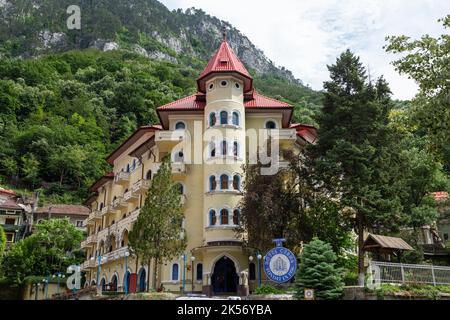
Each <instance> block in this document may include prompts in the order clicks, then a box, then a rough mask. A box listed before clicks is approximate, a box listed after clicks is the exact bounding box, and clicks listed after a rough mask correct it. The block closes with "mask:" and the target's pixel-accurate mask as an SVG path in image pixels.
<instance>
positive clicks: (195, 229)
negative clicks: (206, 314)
mask: <svg viewBox="0 0 450 320" xmlns="http://www.w3.org/2000/svg"><path fill="white" fill-rule="evenodd" d="M197 85H198V93H197V94H195V95H192V96H189V97H186V98H183V99H181V100H178V101H175V102H172V103H169V104H167V105H164V106H161V107H159V108H158V109H157V112H158V115H159V118H160V125H150V126H143V127H141V128H139V129H138V130H137V131H136V132H135V133H134V134H133V135H132V136H131V137H129V138H128V139H127V140H126V141H125V142H124V143H123V144H122V145H120V146H119V147H118V148H117V149H116V150H115V151H114V152H113V153H112V154H111V155H110V156H109V157H108V158H107V161H108V162H109V163H110V164H111V166H112V167H113V170H112V172H109V173H106V174H105V175H104V176H103V177H102V178H101V179H99V180H98V181H97V182H96V183H95V184H94V185H93V186H92V187H91V191H92V192H93V193H94V195H93V196H92V197H90V198H89V199H88V200H87V201H86V204H87V205H88V206H90V208H91V213H90V215H89V218H88V219H86V220H85V221H84V225H85V226H86V227H87V232H88V236H87V238H86V240H84V241H83V242H82V247H83V248H84V249H85V250H86V261H85V262H84V263H83V265H82V270H83V271H84V272H86V280H87V285H93V286H97V287H98V288H99V289H100V290H110V291H125V290H127V291H128V292H135V291H144V290H146V287H147V286H148V285H149V286H150V287H151V286H153V283H150V284H149V283H147V276H148V273H149V272H150V274H152V273H153V268H155V267H156V268H158V279H157V282H158V283H157V284H156V286H157V287H158V288H160V287H161V286H162V287H164V290H165V291H173V292H180V291H185V292H203V293H206V294H208V295H213V294H223V293H227V294H240V295H245V294H247V293H248V292H249V290H250V291H252V290H253V289H254V288H255V287H256V286H257V285H258V283H257V282H258V274H259V271H258V269H257V266H258V256H259V258H261V256H260V255H259V254H257V253H256V252H248V251H246V250H244V249H243V247H242V243H241V241H240V240H239V238H238V237H237V235H236V232H235V227H236V225H238V224H239V223H240V211H239V202H240V200H241V199H242V180H243V178H244V177H243V169H242V165H243V164H245V163H246V162H247V161H250V162H251V160H252V159H253V158H251V157H252V156H253V157H254V154H255V152H256V150H257V147H258V146H259V145H260V144H261V142H260V143H258V141H267V139H268V137H269V138H270V139H272V141H275V142H276V144H277V145H279V146H280V148H289V149H291V150H292V149H297V150H300V149H301V147H302V146H304V145H305V144H307V143H314V140H315V137H316V130H315V128H314V127H311V126H308V125H301V124H292V123H291V117H292V114H293V107H292V106H290V105H288V104H286V103H284V102H281V101H277V100H275V99H271V98H268V97H265V96H263V95H261V94H259V93H257V92H256V91H255V89H254V88H253V80H252V77H251V76H250V74H249V73H248V71H247V70H246V69H245V67H244V66H243V64H242V63H241V62H240V61H239V59H238V58H237V56H236V54H235V53H234V52H233V50H232V49H231V47H230V46H229V44H228V43H227V41H226V39H224V40H223V42H222V43H221V45H220V48H219V49H218V51H217V53H216V54H215V55H214V56H213V57H212V58H211V60H210V61H209V63H208V65H207V66H206V68H205V70H204V71H203V72H202V74H201V75H200V77H199V78H198V79H197ZM272 150H274V149H272ZM168 154H171V156H172V170H173V179H174V181H176V182H178V183H179V184H180V191H181V192H182V193H183V196H182V205H183V208H184V214H185V220H184V228H185V230H186V235H187V239H188V244H187V248H186V251H185V254H184V255H182V256H181V257H176V258H175V259H173V260H172V261H165V262H163V263H162V264H160V265H158V266H154V265H153V264H151V265H150V270H149V266H148V265H147V262H144V261H136V259H135V257H133V256H132V255H130V254H129V252H130V251H129V250H128V232H129V231H130V230H131V228H132V227H133V222H134V221H136V219H137V218H138V216H139V210H140V208H141V206H142V205H143V204H144V200H145V196H146V192H147V190H148V187H149V185H150V184H151V182H152V177H153V175H154V174H155V173H156V172H157V171H158V167H159V165H160V162H161V159H162V158H163V157H164V156H166V155H168ZM272 160H273V159H272ZM276 160H277V161H278V160H280V161H281V163H280V166H283V165H285V164H283V161H282V159H276ZM261 262H262V261H261ZM261 264H262V263H261ZM260 273H261V274H262V275H263V274H264V271H262V269H260ZM150 281H152V277H150Z"/></svg>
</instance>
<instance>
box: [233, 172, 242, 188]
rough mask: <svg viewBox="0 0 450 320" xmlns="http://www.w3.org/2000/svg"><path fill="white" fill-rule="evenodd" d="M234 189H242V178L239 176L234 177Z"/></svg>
mask: <svg viewBox="0 0 450 320" xmlns="http://www.w3.org/2000/svg"><path fill="white" fill-rule="evenodd" d="M233 189H234V190H240V189H241V177H240V176H238V175H237V174H236V175H235V176H234V177H233Z"/></svg>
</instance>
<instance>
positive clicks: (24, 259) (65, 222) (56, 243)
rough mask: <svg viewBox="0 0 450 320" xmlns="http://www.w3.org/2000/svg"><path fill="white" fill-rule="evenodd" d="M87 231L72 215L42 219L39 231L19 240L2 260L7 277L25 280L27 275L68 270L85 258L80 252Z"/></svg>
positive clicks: (12, 279)
mask: <svg viewBox="0 0 450 320" xmlns="http://www.w3.org/2000/svg"><path fill="white" fill-rule="evenodd" d="M82 239H83V233H82V232H81V231H80V230H78V229H77V228H76V227H75V226H74V225H73V224H72V223H70V221H69V219H54V220H46V221H42V222H41V223H40V224H38V225H36V233H35V234H33V235H31V236H30V237H27V238H25V239H24V240H22V241H19V242H17V243H15V244H14V245H13V246H12V247H11V249H10V250H9V251H8V253H7V255H6V256H5V259H4V260H3V263H2V269H3V271H4V274H5V277H6V278H7V279H8V280H10V281H11V282H14V283H21V282H22V281H23V279H24V278H25V277H27V276H32V275H34V276H43V275H48V274H53V273H56V272H65V270H66V269H67V267H68V266H69V265H71V264H79V263H80V262H81V261H82V260H83V259H84V258H83V257H81V258H80V256H79V255H77V254H76V252H77V250H79V246H80V242H81V240H82Z"/></svg>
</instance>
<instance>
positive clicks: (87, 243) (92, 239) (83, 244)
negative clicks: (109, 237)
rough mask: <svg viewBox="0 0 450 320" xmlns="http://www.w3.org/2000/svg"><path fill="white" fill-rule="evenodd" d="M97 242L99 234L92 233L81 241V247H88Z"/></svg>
mask: <svg viewBox="0 0 450 320" xmlns="http://www.w3.org/2000/svg"><path fill="white" fill-rule="evenodd" d="M96 242H97V235H96V234H92V235H90V236H88V237H87V238H86V240H84V241H82V242H81V248H86V247H89V246H91V245H94V244H95V243H96Z"/></svg>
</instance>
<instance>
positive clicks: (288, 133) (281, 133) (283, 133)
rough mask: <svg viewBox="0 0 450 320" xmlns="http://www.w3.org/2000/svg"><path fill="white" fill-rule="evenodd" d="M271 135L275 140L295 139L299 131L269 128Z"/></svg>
mask: <svg viewBox="0 0 450 320" xmlns="http://www.w3.org/2000/svg"><path fill="white" fill-rule="evenodd" d="M267 131H268V133H269V136H270V137H272V138H274V139H275V140H295V139H297V132H296V131H295V129H268V130H267Z"/></svg>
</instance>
